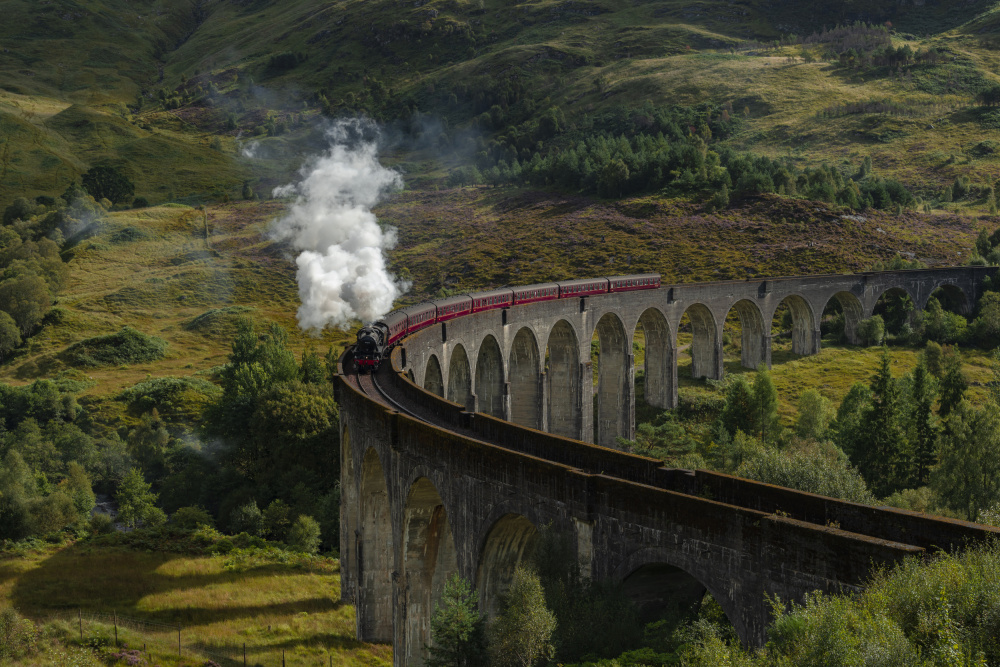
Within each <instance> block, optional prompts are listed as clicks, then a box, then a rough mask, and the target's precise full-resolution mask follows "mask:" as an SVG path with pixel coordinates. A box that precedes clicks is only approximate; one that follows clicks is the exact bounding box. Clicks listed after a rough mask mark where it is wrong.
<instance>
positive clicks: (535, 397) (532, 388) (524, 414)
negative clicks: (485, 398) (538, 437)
mask: <svg viewBox="0 0 1000 667" xmlns="http://www.w3.org/2000/svg"><path fill="white" fill-rule="evenodd" d="M540 366H541V364H540V361H539V355H538V342H537V341H536V340H535V334H534V332H532V331H531V329H529V328H528V327H521V329H520V330H519V331H518V332H517V335H515V336H514V343H513V344H512V345H511V348H510V362H509V364H508V365H507V368H508V369H509V373H510V420H511V421H512V422H514V423H516V424H521V425H522V426H528V427H531V428H536V429H540V428H541V427H542V397H541V367H540Z"/></svg>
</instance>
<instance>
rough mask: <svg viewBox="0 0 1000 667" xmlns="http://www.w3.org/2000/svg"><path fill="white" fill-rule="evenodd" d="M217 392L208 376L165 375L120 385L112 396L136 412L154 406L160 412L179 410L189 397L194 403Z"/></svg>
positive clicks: (217, 393) (148, 409)
mask: <svg viewBox="0 0 1000 667" xmlns="http://www.w3.org/2000/svg"><path fill="white" fill-rule="evenodd" d="M219 393H220V391H219V387H218V386H216V385H214V384H212V383H211V382H209V381H208V380H202V379H201V378H186V377H181V378H178V377H170V376H168V377H159V378H150V379H148V380H143V381H142V382H140V383H138V384H137V385H135V386H133V387H129V388H128V389H123V390H122V391H121V392H120V393H119V394H118V396H116V398H117V399H118V400H119V401H124V402H126V403H128V404H129V406H130V407H131V408H132V409H134V410H136V411H138V412H150V411H151V410H153V409H156V410H159V411H160V412H161V413H163V412H175V411H177V410H180V409H182V408H183V407H184V404H185V403H188V402H189V401H190V400H192V399H195V400H194V402H195V403H200V402H202V401H204V400H207V399H211V398H215V397H216V396H218V395H219ZM197 399H201V400H200V401H199V400H197ZM192 416H194V415H192Z"/></svg>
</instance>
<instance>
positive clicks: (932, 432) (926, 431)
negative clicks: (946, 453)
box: [912, 357, 937, 486]
mask: <svg viewBox="0 0 1000 667" xmlns="http://www.w3.org/2000/svg"><path fill="white" fill-rule="evenodd" d="M934 394H935V391H934V385H933V381H932V379H931V374H930V373H929V372H928V370H927V364H926V362H925V361H924V359H923V357H921V358H920V359H919V360H918V361H917V367H916V368H915V369H914V370H913V388H912V397H913V398H912V407H913V412H912V418H913V426H914V443H913V445H914V446H913V450H914V451H913V455H914V456H913V459H914V460H913V463H914V473H913V477H914V479H915V481H916V483H917V485H919V486H923V485H924V484H926V483H927V477H928V474H929V473H930V469H931V467H932V466H933V465H934V464H935V463H936V462H937V429H936V428H935V425H934V411H933V407H934Z"/></svg>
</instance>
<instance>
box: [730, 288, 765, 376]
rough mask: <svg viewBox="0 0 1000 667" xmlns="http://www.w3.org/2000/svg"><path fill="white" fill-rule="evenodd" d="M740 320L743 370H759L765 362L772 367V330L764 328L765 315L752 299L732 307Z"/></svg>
mask: <svg viewBox="0 0 1000 667" xmlns="http://www.w3.org/2000/svg"><path fill="white" fill-rule="evenodd" d="M729 310H730V311H733V310H735V311H736V315H737V317H739V319H740V364H741V365H742V366H743V368H757V366H758V365H759V364H760V363H761V362H764V363H766V364H767V365H768V366H770V365H771V354H770V341H769V339H770V337H771V332H770V330H769V329H768V328H767V327H765V326H764V315H763V314H762V313H761V312H760V308H759V307H758V306H757V304H756V303H754V302H753V301H751V300H750V299H740V300H739V301H737V302H736V303H734V304H733V305H732V307H731V308H730V309H729Z"/></svg>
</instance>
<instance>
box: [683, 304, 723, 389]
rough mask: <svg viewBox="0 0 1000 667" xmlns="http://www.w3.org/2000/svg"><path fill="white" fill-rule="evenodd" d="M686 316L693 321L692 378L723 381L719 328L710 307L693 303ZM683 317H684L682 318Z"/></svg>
mask: <svg viewBox="0 0 1000 667" xmlns="http://www.w3.org/2000/svg"><path fill="white" fill-rule="evenodd" d="M684 314H685V315H687V316H688V319H689V320H690V321H691V333H692V334H693V336H692V339H691V377H693V378H700V377H709V378H712V379H715V380H721V379H722V359H721V358H720V351H719V328H718V325H717V324H716V322H715V316H714V315H713V314H712V311H711V310H709V309H708V306H706V305H705V304H702V303H693V304H691V305H690V306H688V308H687V310H685V311H684ZM681 317H683V315H682V316H681Z"/></svg>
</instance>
